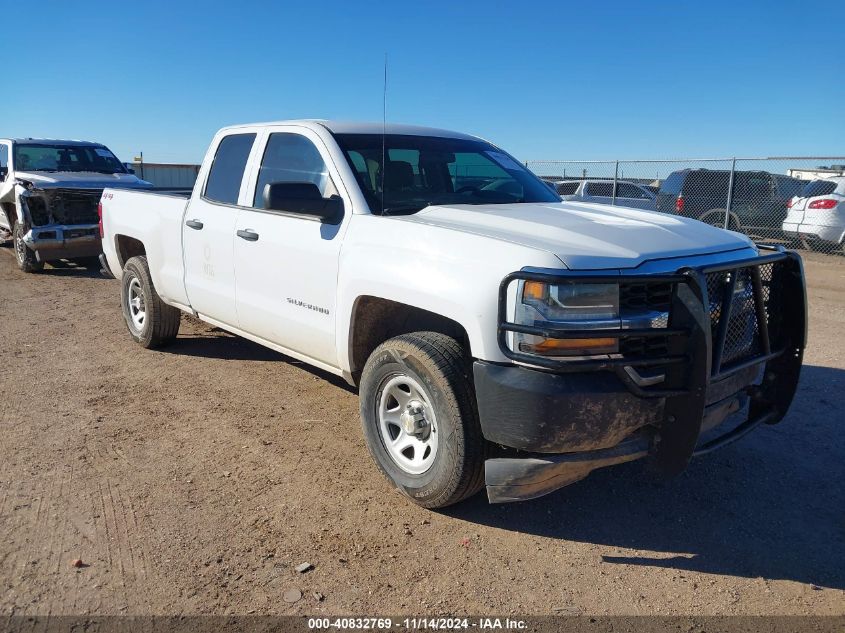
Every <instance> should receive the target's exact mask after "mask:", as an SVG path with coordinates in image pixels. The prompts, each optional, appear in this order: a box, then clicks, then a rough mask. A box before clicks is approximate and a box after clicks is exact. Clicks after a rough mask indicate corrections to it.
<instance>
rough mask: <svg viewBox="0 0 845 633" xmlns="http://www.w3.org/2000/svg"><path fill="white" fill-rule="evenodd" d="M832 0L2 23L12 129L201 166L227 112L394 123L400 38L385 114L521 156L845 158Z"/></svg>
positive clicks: (360, 7) (451, 6)
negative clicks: (463, 133)
mask: <svg viewBox="0 0 845 633" xmlns="http://www.w3.org/2000/svg"><path fill="white" fill-rule="evenodd" d="M832 6H833V5H831V4H830V3H814V2H801V3H796V2H794V1H791V2H786V1H782V0H774V1H771V2H744V3H741V2H722V1H711V2H707V3H703V2H699V3H686V2H631V1H629V2H615V1H603V2H597V3H589V2H583V1H581V2H571V3H570V2H563V1H562V2H533V3H532V2H525V1H523V2H492V1H488V2H480V1H461V0H451V1H448V2H414V3H407V2H379V1H377V0H374V1H372V2H334V1H328V0H326V1H320V2H291V3H285V2H269V1H268V2H254V1H252V0H240V1H238V2H233V1H227V2H218V1H216V0H212V1H210V2H179V1H177V0H172V1H170V2H160V1H159V0H145V1H143V2H140V1H138V2H114V1H111V2H94V1H92V2H66V1H64V0H62V1H54V0H41V2H39V3H38V10H37V11H31V10H26V11H24V13H25V14H26V15H23V16H22V17H21V19H19V20H16V21H15V22H14V23H13V24H10V25H9V26H10V28H7V29H4V36H5V38H4V44H5V45H4V50H5V51H6V55H5V63H4V64H3V68H4V73H5V75H6V79H7V80H6V81H5V82H4V86H5V88H4V90H3V93H2V98H1V99H0V136H49V137H60V138H85V139H90V140H97V141H100V142H103V143H105V144H107V145H109V146H110V147H111V148H112V149H113V150H114V151H115V152H116V153H117V154H118V155H119V156H120V157H121V159H122V160H131V158H132V156H133V155H135V154H137V153H138V152H139V151H141V150H143V152H144V156H145V159H146V160H148V161H166V162H177V161H188V162H193V161H199V160H200V159H201V158H202V155H203V153H204V151H205V147H206V145H207V143H208V141H209V140H210V138H211V136H212V134H213V133H214V131H215V130H216V129H218V128H220V127H222V126H224V125H229V124H233V123H243V122H249V121H263V120H276V119H284V118H298V117H303V118H336V119H355V120H381V114H382V77H383V60H384V54H385V52H386V53H387V54H388V57H389V80H388V110H387V115H388V120H390V121H394V122H403V123H416V124H421V125H432V126H437V127H445V128H452V129H459V130H461V131H466V132H470V133H473V134H477V135H480V136H483V137H485V138H488V139H490V140H492V141H494V142H495V143H497V144H499V145H501V146H503V147H504V148H506V149H507V150H509V151H510V152H511V153H512V154H514V155H515V156H517V157H519V158H520V159H523V160H525V159H606V158H623V159H624V158H677V157H688V156H696V157H698V156H730V155H734V154H738V155H745V156H752V155H836V154H838V155H842V154H843V153H845V121H843V112H845V82H843V81H842V68H841V66H842V61H843V57H842V45H841V41H842V37H841V36H840V35H838V31H837V28H838V27H836V26H835V23H836V22H837V20H838V19H839V18H838V17H837V16H836V15H834V14H833V13H831V8H832ZM10 40H11V41H10Z"/></svg>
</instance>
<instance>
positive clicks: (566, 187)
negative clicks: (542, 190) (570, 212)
mask: <svg viewBox="0 0 845 633" xmlns="http://www.w3.org/2000/svg"><path fill="white" fill-rule="evenodd" d="M579 184H580V183H577V182H559V183H557V186H556V189H557V194H558V195H559V196H574V195H575V192H576V191H578V185H579Z"/></svg>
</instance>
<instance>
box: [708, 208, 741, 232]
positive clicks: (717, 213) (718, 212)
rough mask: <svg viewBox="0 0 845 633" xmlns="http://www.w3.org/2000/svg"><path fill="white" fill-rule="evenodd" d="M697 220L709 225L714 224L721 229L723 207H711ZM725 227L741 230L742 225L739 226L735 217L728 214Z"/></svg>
mask: <svg viewBox="0 0 845 633" xmlns="http://www.w3.org/2000/svg"><path fill="white" fill-rule="evenodd" d="M699 220H701V221H702V222H704V223H705V224H709V225H710V226H715V227H717V228H720V229H723V228H725V211H724V209H711V210H710V211H707V212H706V213H705V214H704V215H702V216H701V217H700V218H699ZM727 228H728V230H729V231H741V230H742V227H741V226H740V224H739V222H737V219H736V217H735V216H734V215H733V214H731V215H729V216H728V226H727Z"/></svg>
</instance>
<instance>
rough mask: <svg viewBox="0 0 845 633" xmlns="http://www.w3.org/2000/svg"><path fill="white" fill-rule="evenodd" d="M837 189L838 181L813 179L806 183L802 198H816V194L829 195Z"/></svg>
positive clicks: (801, 194)
mask: <svg viewBox="0 0 845 633" xmlns="http://www.w3.org/2000/svg"><path fill="white" fill-rule="evenodd" d="M835 190H836V183H835V182H833V181H831V180H813V181H812V182H808V183H807V184H806V185H804V188H803V189H802V190H801V193H800V194H798V195H800V196H801V197H802V198H815V197H816V196H829V195H830V194H832V193H833V192H834V191H835Z"/></svg>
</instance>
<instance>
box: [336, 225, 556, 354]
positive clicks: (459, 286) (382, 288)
mask: <svg viewBox="0 0 845 633" xmlns="http://www.w3.org/2000/svg"><path fill="white" fill-rule="evenodd" d="M525 266H536V267H542V268H557V269H560V268H562V267H563V266H562V264H561V262H560V260H559V259H558V258H557V257H555V256H554V255H553V254H551V253H546V252H544V251H538V250H536V249H533V248H529V247H525V246H521V245H519V244H514V243H511V242H505V241H501V240H495V239H490V238H486V237H483V236H479V235H474V234H470V233H464V232H459V231H454V230H449V229H445V228H443V227H437V226H431V225H422V224H414V225H411V224H409V223H407V222H403V221H402V219H401V218H385V217H380V216H367V215H356V216H354V217H353V218H352V221H351V222H350V227H349V231H348V233H347V237H346V240H345V242H344V247H343V249H342V251H341V258H340V266H339V274H338V297H337V314H338V315H345V317H346V322H345V323H344V322H343V321H342V319H343V317H342V316H340V317H339V321H338V325H337V335H336V336H337V340H336V344H337V350H338V359H339V363H340V367H341V369H343V370H345V371H350V370H351V365H352V362H351V361H352V359H351V358H350V349H349V342H350V325H351V324H350V321H351V315H352V314H353V313H354V309H355V304H356V301H357V300H358V299H359V298H360V297H363V296H372V297H377V298H381V299H387V300H390V301H394V302H397V303H401V304H404V305H407V306H411V307H414V308H420V309H422V310H427V311H429V312H433V313H434V314H437V315H440V316H443V317H445V318H447V319H451V320H452V321H455V322H457V323H459V324H460V325H461V326H462V327H463V328H464V330H465V331H466V333H467V337H468V339H469V344H470V353H471V354H472V356H473V357H474V358H477V359H481V360H487V361H491V362H510V361H508V359H507V358H505V357H504V355H503V354H502V353H501V351H500V349H499V345H498V342H497V338H496V337H497V327H498V319H497V316H498V315H497V311H498V293H499V284H500V283H501V282H502V279H503V278H504V277H505V276H506V275H507V274H508V273H511V272H513V271H515V270H520V269H522V268H523V267H525Z"/></svg>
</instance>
